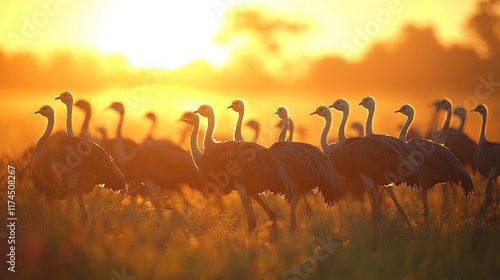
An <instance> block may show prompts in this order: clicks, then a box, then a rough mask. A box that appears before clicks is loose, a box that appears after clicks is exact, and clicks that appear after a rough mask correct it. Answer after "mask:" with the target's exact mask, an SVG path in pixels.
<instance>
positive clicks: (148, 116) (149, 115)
mask: <svg viewBox="0 0 500 280" xmlns="http://www.w3.org/2000/svg"><path fill="white" fill-rule="evenodd" d="M144 118H146V119H148V120H150V121H151V127H150V128H149V132H148V134H147V135H146V138H145V139H146V140H153V139H154V138H153V134H154V133H155V131H156V126H157V125H158V118H157V117H156V114H155V113H154V112H147V113H146V115H144Z"/></svg>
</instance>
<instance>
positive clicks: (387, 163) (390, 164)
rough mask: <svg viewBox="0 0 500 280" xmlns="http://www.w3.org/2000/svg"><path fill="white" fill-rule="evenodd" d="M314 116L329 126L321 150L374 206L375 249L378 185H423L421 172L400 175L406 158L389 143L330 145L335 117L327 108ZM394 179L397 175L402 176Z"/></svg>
mask: <svg viewBox="0 0 500 280" xmlns="http://www.w3.org/2000/svg"><path fill="white" fill-rule="evenodd" d="M312 114H317V115H319V116H321V117H323V118H324V119H325V126H324V128H323V132H322V133H321V147H322V148H323V151H324V153H325V154H326V155H327V156H328V157H329V159H330V160H331V162H332V165H333V168H334V170H335V171H336V172H337V173H338V174H339V175H340V176H342V177H344V178H346V179H347V180H349V181H351V182H357V183H360V184H364V185H365V187H366V189H367V191H368V195H369V197H370V202H371V204H372V223H373V231H374V242H375V243H374V248H376V247H377V245H376V242H377V239H378V223H379V221H380V206H379V199H378V195H377V194H376V192H375V189H376V186H377V185H388V184H391V183H394V184H402V183H405V182H406V183H407V184H408V185H410V186H415V185H417V186H418V185H419V184H420V175H419V172H418V170H412V172H408V173H404V174H403V173H401V172H399V171H400V170H399V168H400V166H402V165H404V164H405V162H404V161H405V159H404V158H403V157H402V156H401V154H400V153H399V152H398V150H397V149H395V148H393V147H392V146H390V145H389V144H387V143H385V142H383V141H378V140H377V139H374V138H370V137H352V138H348V139H345V140H343V141H340V142H338V143H337V144H332V145H330V144H328V142H327V135H328V132H329V130H330V126H331V121H332V114H331V112H330V110H329V109H328V108H327V107H326V106H319V107H318V108H317V109H316V111H314V112H313V113H311V115H312ZM400 173H401V175H399V176H392V175H393V174H400Z"/></svg>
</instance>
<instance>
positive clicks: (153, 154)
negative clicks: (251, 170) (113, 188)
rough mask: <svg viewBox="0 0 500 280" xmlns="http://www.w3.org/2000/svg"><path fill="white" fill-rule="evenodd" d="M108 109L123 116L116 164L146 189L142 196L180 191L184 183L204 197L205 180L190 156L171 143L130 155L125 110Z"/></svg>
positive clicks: (138, 149)
mask: <svg viewBox="0 0 500 280" xmlns="http://www.w3.org/2000/svg"><path fill="white" fill-rule="evenodd" d="M109 108H111V109H113V110H115V111H116V112H118V113H119V115H120V119H119V122H118V128H117V130H116V139H115V140H114V141H113V147H112V148H113V149H114V151H115V153H116V155H117V162H118V164H119V166H120V167H122V170H123V172H124V173H125V176H126V177H127V179H128V180H132V181H135V182H136V183H139V182H143V183H144V184H145V185H146V190H145V191H144V190H142V189H139V193H140V194H142V195H151V194H158V193H161V192H162V191H163V189H167V190H174V191H180V187H181V186H182V185H183V184H184V183H186V184H188V185H189V186H191V187H193V188H195V189H197V190H199V191H200V192H202V193H203V189H204V187H205V184H206V180H205V179H204V178H203V177H202V176H200V174H198V172H197V170H196V167H195V165H194V164H193V162H192V160H191V156H190V155H189V153H187V152H186V151H185V150H184V149H182V148H181V147H179V146H177V145H175V144H173V143H171V142H169V141H156V140H149V141H146V142H145V143H143V144H141V145H138V146H137V147H135V148H133V149H132V150H131V151H130V152H127V151H126V146H125V143H126V142H125V139H124V138H123V136H122V128H123V122H124V115H125V108H124V106H123V104H121V103H119V102H114V103H112V104H111V106H110V107H109Z"/></svg>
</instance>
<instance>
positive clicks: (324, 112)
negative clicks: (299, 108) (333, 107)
mask: <svg viewBox="0 0 500 280" xmlns="http://www.w3.org/2000/svg"><path fill="white" fill-rule="evenodd" d="M312 115H318V116H320V117H323V118H326V117H327V116H328V115H331V113H330V109H328V107H326V106H319V107H318V108H316V111H314V112H312V113H311V116H312Z"/></svg>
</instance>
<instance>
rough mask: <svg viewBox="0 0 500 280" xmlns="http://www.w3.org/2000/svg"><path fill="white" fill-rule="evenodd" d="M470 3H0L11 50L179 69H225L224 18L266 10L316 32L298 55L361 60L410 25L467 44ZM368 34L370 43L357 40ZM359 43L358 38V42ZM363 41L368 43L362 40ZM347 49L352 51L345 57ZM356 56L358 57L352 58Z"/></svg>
mask: <svg viewBox="0 0 500 280" xmlns="http://www.w3.org/2000/svg"><path fill="white" fill-rule="evenodd" d="M475 3H476V2H475V1H472V0H454V1H453V0H443V1H434V0H420V1H409V0H370V1H366V0H365V1H360V0H356V1H341V0H310V1H303V0H300V1H299V0H273V1H268V0H209V1H200V0H183V1H161V0H143V1H132V0H123V1H119V0H88V1H75V0H41V1H40V0H19V1H1V2H0V38H2V41H1V42H0V47H1V48H2V49H4V50H5V51H6V52H10V53H12V52H16V51H19V50H29V51H33V50H35V51H42V52H44V51H49V50H53V49H62V48H72V49H84V50H89V49H90V50H95V51H98V52H100V53H115V52H118V53H121V54H124V55H125V56H126V57H127V58H128V59H129V61H130V62H131V63H132V64H133V65H137V66H152V65H155V66H162V67H164V68H175V67H178V66H181V65H184V64H186V63H188V62H190V61H192V60H194V59H197V58H205V59H206V60H208V61H209V62H211V63H212V64H214V65H217V64H222V63H223V62H224V61H225V60H226V59H227V58H228V57H229V54H228V50H226V49H224V48H223V47H222V46H218V45H215V44H214V43H213V42H212V38H213V36H214V34H216V33H217V31H218V30H219V29H220V28H221V26H222V24H223V21H224V15H225V13H227V12H228V11H229V12H230V11H231V10H232V9H234V8H238V7H264V8H266V10H268V11H272V12H274V13H277V14H280V15H282V16H290V17H293V18H294V19H296V20H300V21H303V22H305V23H307V24H308V25H310V26H312V32H311V33H310V34H309V35H308V36H307V38H306V40H304V43H303V45H301V46H300V50H301V51H303V52H304V53H306V54H308V55H311V56H314V55H318V54H324V53H331V52H337V53H340V54H341V55H344V56H349V58H351V59H356V58H359V57H360V56H361V55H362V54H363V53H364V51H365V50H366V49H367V47H369V46H370V44H371V43H372V42H373V41H376V40H380V39H390V38H391V36H394V35H395V34H396V33H397V32H398V31H399V30H400V28H401V27H402V26H403V25H405V24H407V23H409V22H413V23H417V24H419V25H429V24H432V25H434V26H435V28H436V30H437V34H438V37H439V38H440V39H441V40H442V41H443V42H445V43H451V42H461V43H466V42H465V40H466V39H465V38H464V37H463V36H462V34H463V33H464V31H463V28H464V22H465V20H466V19H467V17H468V16H469V15H470V14H471V13H472V11H473V8H474V5H475ZM360 31H361V32H363V33H364V34H367V33H368V35H369V36H368V39H366V37H363V35H360ZM360 38H361V39H360ZM363 38H364V39H363ZM346 49H349V52H346ZM350 51H353V52H350Z"/></svg>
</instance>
